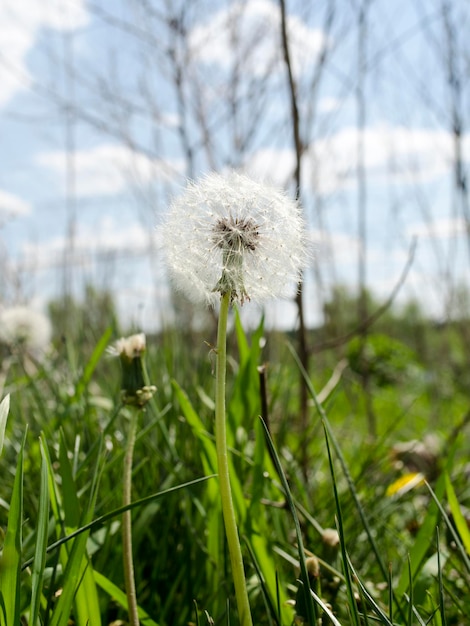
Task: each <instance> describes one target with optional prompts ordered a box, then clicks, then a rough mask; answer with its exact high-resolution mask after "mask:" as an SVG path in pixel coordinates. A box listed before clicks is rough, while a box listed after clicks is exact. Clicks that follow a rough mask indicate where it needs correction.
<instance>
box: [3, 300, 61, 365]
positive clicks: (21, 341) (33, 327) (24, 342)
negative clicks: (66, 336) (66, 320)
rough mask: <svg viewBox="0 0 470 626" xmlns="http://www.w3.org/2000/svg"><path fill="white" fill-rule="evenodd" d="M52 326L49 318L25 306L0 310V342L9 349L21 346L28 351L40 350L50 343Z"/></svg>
mask: <svg viewBox="0 0 470 626" xmlns="http://www.w3.org/2000/svg"><path fill="white" fill-rule="evenodd" d="M51 335H52V328H51V323H50V321H49V318H47V317H46V316H45V315H43V314H42V313H40V312H39V311H35V310H34V309H31V308H29V307H27V306H14V307H10V308H6V309H3V310H1V311H0V343H2V344H4V345H6V346H8V347H9V348H10V349H12V348H18V347H21V348H23V349H24V350H26V351H28V352H32V353H35V352H41V351H43V350H46V349H47V348H48V346H49V344H50V341H51Z"/></svg>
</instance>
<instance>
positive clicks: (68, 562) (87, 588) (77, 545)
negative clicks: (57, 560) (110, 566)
mask: <svg viewBox="0 0 470 626" xmlns="http://www.w3.org/2000/svg"><path fill="white" fill-rule="evenodd" d="M59 460H60V473H61V478H62V489H63V503H64V513H65V527H66V529H67V530H70V529H76V528H77V526H78V525H79V524H80V505H79V500H78V495H77V490H76V485H75V481H74V480H73V476H72V467H71V465H70V461H69V458H68V454H67V449H66V445H65V439H64V437H63V436H62V437H61V445H60V450H59ZM99 474H100V456H98V461H97V464H96V466H95V470H94V473H93V488H92V490H91V493H90V502H89V503H88V506H87V510H86V513H85V521H86V520H87V519H90V518H91V516H92V515H93V510H94V507H95V502H96V497H97V493H98V489H97V486H98V482H99V481H98V479H97V476H98V475H99ZM88 536H89V532H84V533H82V534H80V535H79V536H78V537H76V538H75V539H74V541H73V544H72V549H71V551H70V554H69V555H68V557H66V556H65V553H62V554H63V557H64V558H63V562H62V565H63V567H64V576H63V580H64V584H63V587H62V591H61V595H60V597H59V600H58V602H57V605H56V607H55V608H54V613H53V617H52V620H51V623H50V626H65V625H66V624H67V623H68V620H69V617H70V612H71V608H72V603H73V602H74V601H75V608H76V619H77V622H78V624H79V625H82V626H87V625H88V624H96V625H97V626H100V624H101V614H100V610H99V603H98V597H97V591H96V585H95V582H94V579H93V578H92V576H93V573H92V568H91V563H90V561H89V559H88V556H87V551H86V544H87V540H88Z"/></svg>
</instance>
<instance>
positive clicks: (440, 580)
mask: <svg viewBox="0 0 470 626" xmlns="http://www.w3.org/2000/svg"><path fill="white" fill-rule="evenodd" d="M436 532H437V538H436V543H437V546H436V548H437V575H438V583H439V611H440V614H441V623H442V626H447V620H446V611H445V603H444V582H443V577H442V564H441V546H440V541H439V527H437V528H436Z"/></svg>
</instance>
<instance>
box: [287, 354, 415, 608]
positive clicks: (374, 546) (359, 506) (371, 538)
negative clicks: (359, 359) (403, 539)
mask: <svg viewBox="0 0 470 626" xmlns="http://www.w3.org/2000/svg"><path fill="white" fill-rule="evenodd" d="M288 348H289V350H290V352H291V354H292V356H293V357H294V360H295V362H296V364H297V367H298V368H299V371H300V372H301V374H302V376H303V378H304V380H305V383H306V385H307V389H308V391H309V393H310V395H311V397H312V400H313V402H314V404H315V408H316V410H317V411H318V414H319V415H320V417H321V419H322V423H323V428H324V429H325V428H326V430H327V433H328V436H329V438H330V441H331V443H332V444H333V448H334V450H335V454H336V455H337V457H338V460H339V462H340V464H341V469H342V471H343V474H344V476H345V478H346V481H347V483H348V487H349V491H350V493H351V496H352V498H353V500H354V504H355V506H356V510H357V512H358V513H359V517H360V519H361V523H362V526H363V528H364V530H365V532H366V535H367V539H368V541H369V544H370V547H371V548H372V551H373V553H374V556H375V559H376V562H377V564H378V566H379V567H380V570H381V572H382V575H383V577H384V579H385V580H388V578H389V572H388V569H387V567H386V566H385V563H384V562H383V559H382V556H381V553H380V549H379V546H378V545H377V543H376V541H375V539H374V533H373V531H372V529H371V526H370V524H369V522H368V519H367V516H366V514H365V511H364V508H363V506H362V504H361V501H360V499H359V496H358V493H357V491H356V488H355V485H354V481H353V479H352V476H351V473H350V472H349V469H348V466H347V463H346V460H345V458H344V455H343V453H342V451H341V448H340V446H339V444H338V441H337V440H336V437H335V435H334V433H333V431H332V429H331V426H330V422H329V420H328V417H327V415H326V413H325V410H324V409H323V406H322V405H321V403H320V402H319V401H318V397H317V394H316V392H315V389H314V388H313V385H312V381H311V380H310V377H309V375H308V373H307V371H306V370H305V368H304V366H303V365H302V362H301V361H300V359H299V356H298V354H297V353H296V351H295V350H294V348H293V346H292V345H291V344H288ZM392 593H393V596H394V600H395V603H396V606H397V608H398V611H399V613H400V615H401V617H402V618H404V615H403V612H402V607H401V604H400V603H399V601H398V599H397V596H396V594H395V593H394V591H393V588H392Z"/></svg>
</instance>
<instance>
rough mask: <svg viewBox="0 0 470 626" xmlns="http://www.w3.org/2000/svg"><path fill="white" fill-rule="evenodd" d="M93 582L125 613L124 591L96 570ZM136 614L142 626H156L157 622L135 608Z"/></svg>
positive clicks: (141, 610) (142, 610)
mask: <svg viewBox="0 0 470 626" xmlns="http://www.w3.org/2000/svg"><path fill="white" fill-rule="evenodd" d="M93 575H94V578H95V582H96V584H97V585H99V586H100V587H101V589H103V591H105V592H106V593H107V594H108V595H109V597H110V598H113V600H115V601H116V602H117V603H118V604H119V605H120V606H121V607H122V608H123V609H125V610H126V611H127V597H126V594H125V593H124V591H122V590H121V589H119V587H116V585H115V584H114V583H112V582H111V581H110V580H109V578H106V576H103V574H100V573H99V572H97V571H96V570H95V571H94V572H93ZM137 612H138V614H139V620H140V622H141V624H142V626H158V624H157V622H154V621H153V619H152V618H151V617H150V616H149V615H148V613H146V612H145V611H144V609H141V608H140V607H137Z"/></svg>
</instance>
